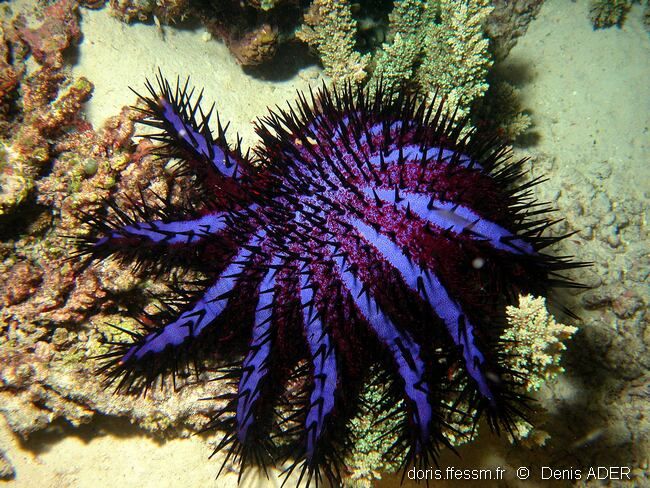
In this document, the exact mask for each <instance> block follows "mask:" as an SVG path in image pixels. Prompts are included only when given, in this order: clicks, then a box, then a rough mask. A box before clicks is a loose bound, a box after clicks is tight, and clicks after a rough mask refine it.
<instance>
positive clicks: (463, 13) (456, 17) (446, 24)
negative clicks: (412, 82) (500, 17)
mask: <svg viewBox="0 0 650 488" xmlns="http://www.w3.org/2000/svg"><path fill="white" fill-rule="evenodd" d="M491 10H492V8H491V7H490V6H489V1H487V0H470V1H463V0H443V1H441V2H440V22H439V23H437V24H436V25H434V26H433V27H432V28H431V29H430V31H429V32H428V33H427V35H426V37H425V44H424V45H425V50H426V53H427V58H426V60H424V61H423V62H422V64H421V66H420V69H419V70H418V80H419V84H420V86H422V87H433V86H436V87H438V88H440V90H441V91H442V92H443V93H445V94H446V95H447V96H448V98H449V100H450V101H451V102H452V104H453V105H457V106H458V107H459V113H460V114H461V115H463V114H467V113H468V111H469V108H470V106H471V104H472V102H473V101H474V100H476V99H477V98H478V97H480V96H482V95H483V93H485V91H486V90H487V88H488V85H487V82H486V80H485V78H486V76H487V73H488V70H489V68H490V67H491V66H492V61H491V60H490V56H489V54H488V45H489V42H488V40H487V39H486V38H485V37H484V36H483V33H482V25H483V23H484V22H485V20H486V18H487V16H488V15H489V14H490V12H491ZM429 89H430V88H429ZM427 91H428V90H427Z"/></svg>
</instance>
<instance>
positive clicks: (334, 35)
mask: <svg viewBox="0 0 650 488" xmlns="http://www.w3.org/2000/svg"><path fill="white" fill-rule="evenodd" d="M356 29H357V22H356V21H355V20H354V19H353V18H352V11H351V9H350V4H349V3H348V2H347V1H346V0H343V1H341V0H314V2H313V3H312V4H311V7H310V8H309V11H308V12H307V14H305V25H304V26H303V27H302V29H300V30H299V31H298V32H297V34H296V35H297V36H298V38H299V39H301V40H303V41H305V42H306V43H307V44H309V45H310V46H312V47H314V48H315V49H316V50H317V51H318V54H319V55H320V57H321V61H322V63H323V66H324V67H325V72H326V73H327V74H328V75H329V76H330V77H332V79H333V81H334V83H335V84H338V85H342V84H345V83H347V82H351V83H352V84H358V83H360V82H362V81H363V80H364V79H365V78H366V75H367V73H366V66H367V64H368V61H369V58H368V56H367V55H364V56H362V55H361V54H359V53H358V52H356V51H355V50H354V42H355V34H356Z"/></svg>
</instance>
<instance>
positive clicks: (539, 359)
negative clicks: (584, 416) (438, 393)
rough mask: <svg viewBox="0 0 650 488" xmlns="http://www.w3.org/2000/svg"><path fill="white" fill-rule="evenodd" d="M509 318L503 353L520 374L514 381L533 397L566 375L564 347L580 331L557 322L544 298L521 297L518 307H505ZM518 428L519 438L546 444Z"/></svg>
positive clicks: (536, 433)
mask: <svg viewBox="0 0 650 488" xmlns="http://www.w3.org/2000/svg"><path fill="white" fill-rule="evenodd" d="M506 314H507V317H508V328H507V329H506V330H505V331H504V333H503V335H502V336H501V338H502V339H503V343H504V353H505V354H507V355H508V356H509V358H510V359H509V361H510V365H511V367H512V369H513V371H514V372H516V373H519V374H520V376H519V377H518V378H515V381H518V382H519V383H520V388H521V391H522V392H525V393H533V392H535V391H537V390H539V389H540V388H541V387H542V385H544V384H545V383H547V382H549V381H552V380H553V379H554V378H555V377H557V375H558V374H561V373H563V372H564V369H563V368H562V366H560V361H561V359H562V353H563V352H564V351H565V350H566V346H565V344H564V343H565V342H566V341H567V340H569V339H570V338H571V336H572V335H573V334H575V333H576V332H577V330H578V328H577V327H573V326H570V325H564V324H561V323H559V322H556V320H555V319H554V318H553V316H552V315H551V314H550V313H549V312H548V310H547V309H546V300H545V299H544V298H542V297H533V296H530V295H526V296H520V297H519V306H518V307H513V306H508V307H506ZM516 427H517V431H518V432H516V433H515V435H516V436H517V437H518V438H532V441H533V442H537V443H543V442H544V441H545V438H546V434H545V433H544V432H543V431H533V430H532V429H531V426H530V425H529V424H526V423H524V422H518V423H517V426H516Z"/></svg>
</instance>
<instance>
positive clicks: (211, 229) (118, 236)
mask: <svg viewBox="0 0 650 488" xmlns="http://www.w3.org/2000/svg"><path fill="white" fill-rule="evenodd" d="M225 215H226V214H225V213H224V212H213V213H209V214H206V215H204V216H202V217H199V218H198V219H194V220H179V221H175V222H164V221H162V220H154V221H152V222H139V223H137V224H130V225H125V226H123V227H120V228H118V229H114V230H112V231H111V232H110V233H109V234H108V235H106V236H103V237H101V238H100V239H98V240H97V242H95V243H94V244H93V247H96V248H98V247H101V246H104V245H106V244H109V243H111V242H116V243H119V241H120V240H122V239H137V240H138V241H139V242H140V243H142V244H145V245H146V244H152V245H168V246H173V245H185V244H197V243H199V242H200V241H202V240H203V239H205V238H206V237H208V236H214V235H215V234H218V233H219V232H221V231H223V230H224V229H225V228H226V223H225Z"/></svg>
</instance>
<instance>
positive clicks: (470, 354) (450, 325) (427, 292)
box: [350, 219, 494, 402]
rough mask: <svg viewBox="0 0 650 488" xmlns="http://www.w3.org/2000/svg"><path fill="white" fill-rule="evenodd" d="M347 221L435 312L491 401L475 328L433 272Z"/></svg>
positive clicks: (378, 235) (384, 238)
mask: <svg viewBox="0 0 650 488" xmlns="http://www.w3.org/2000/svg"><path fill="white" fill-rule="evenodd" d="M350 223H351V224H352V225H354V227H355V228H356V229H357V230H358V231H359V233H360V234H361V235H362V236H363V237H364V239H365V240H366V241H367V242H370V243H372V244H373V246H374V247H375V248H377V250H378V251H379V253H380V254H381V255H382V256H383V258H384V259H386V261H388V262H389V263H390V264H391V265H392V266H393V267H394V268H395V269H397V270H398V271H399V272H400V273H401V275H402V278H403V279H404V281H405V282H406V284H407V285H408V286H409V287H410V288H411V289H412V290H414V291H416V292H418V293H419V294H420V296H421V297H422V298H423V299H424V300H426V301H427V302H428V303H429V304H430V305H431V307H432V308H433V311H434V312H435V314H436V315H437V316H438V317H440V318H441V319H442V321H443V322H444V323H445V326H446V328H447V332H448V333H449V336H450V337H451V339H452V340H453V341H454V343H455V344H456V345H457V346H460V347H461V348H462V354H463V360H464V363H465V369H466V370H467V373H468V374H469V375H470V377H471V378H472V379H473V380H474V381H475V382H476V385H477V387H478V390H479V392H480V393H481V395H482V396H483V397H485V398H486V399H487V400H489V401H490V402H493V401H494V394H493V392H492V391H491V389H490V384H489V381H488V378H487V375H486V374H485V372H484V371H483V364H484V363H485V357H484V356H483V353H482V352H481V351H480V350H479V347H478V345H477V344H476V342H475V337H474V330H475V327H474V325H473V324H472V323H471V322H470V320H469V319H468V318H467V317H466V315H465V314H464V313H463V310H462V309H461V307H460V305H458V303H457V302H456V301H455V300H453V299H452V298H451V297H450V296H449V294H448V293H447V290H446V289H445V287H444V286H443V285H442V283H440V281H439V280H438V278H437V277H436V275H435V274H434V273H433V272H431V271H422V270H421V269H420V268H419V267H418V266H416V265H415V264H414V263H413V261H411V260H410V259H409V258H408V257H406V256H405V255H404V253H403V252H402V251H401V249H400V248H399V247H398V246H397V244H395V243H394V242H393V241H392V240H391V239H390V238H388V237H387V236H385V235H383V234H381V233H379V232H377V231H375V230H374V229H373V228H372V227H370V226H369V225H367V224H365V223H364V222H362V221H361V220H358V219H351V220H350ZM419 283H421V286H420V284H419Z"/></svg>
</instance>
